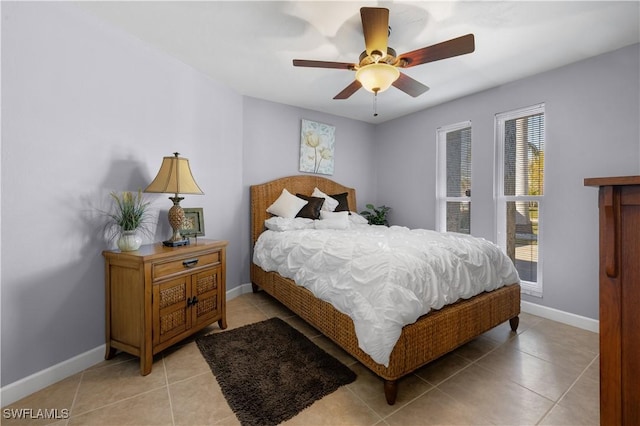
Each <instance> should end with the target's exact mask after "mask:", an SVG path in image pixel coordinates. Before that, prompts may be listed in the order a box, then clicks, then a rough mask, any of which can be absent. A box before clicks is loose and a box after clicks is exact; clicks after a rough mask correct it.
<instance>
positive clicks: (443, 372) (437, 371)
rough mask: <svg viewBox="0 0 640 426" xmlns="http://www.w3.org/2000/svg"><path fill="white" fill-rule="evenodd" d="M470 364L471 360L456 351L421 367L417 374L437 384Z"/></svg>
mask: <svg viewBox="0 0 640 426" xmlns="http://www.w3.org/2000/svg"><path fill="white" fill-rule="evenodd" d="M469 364H470V361H469V360H467V359H465V358H462V357H461V356H459V355H457V354H455V353H449V354H447V355H444V356H442V357H440V358H438V359H437V360H435V361H432V362H430V363H429V364H427V365H425V366H424V367H422V368H420V369H419V370H417V371H416V373H415V374H416V375H417V376H419V377H420V378H422V379H424V380H426V381H427V382H429V383H431V384H432V385H434V386H436V385H438V384H440V383H442V382H443V381H445V380H446V379H448V378H449V377H451V376H453V375H454V374H456V373H458V372H459V371H461V370H462V369H464V368H466V367H467V366H468V365H469Z"/></svg>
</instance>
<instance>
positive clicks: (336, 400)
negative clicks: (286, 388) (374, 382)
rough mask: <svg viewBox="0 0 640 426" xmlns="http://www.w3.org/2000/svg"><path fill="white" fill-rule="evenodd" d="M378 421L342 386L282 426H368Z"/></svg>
mask: <svg viewBox="0 0 640 426" xmlns="http://www.w3.org/2000/svg"><path fill="white" fill-rule="evenodd" d="M379 421H381V418H380V416H378V415H377V414H376V413H375V412H374V411H373V410H372V409H371V408H370V407H367V405H366V404H365V403H364V402H362V400H361V399H360V398H358V397H357V396H356V395H354V394H353V393H352V392H351V391H350V390H349V389H347V388H346V387H344V386H343V387H341V388H340V389H338V390H337V391H335V392H334V393H332V394H331V395H327V396H325V397H324V398H322V399H321V400H319V401H316V402H315V403H314V404H313V405H311V406H310V407H308V408H306V409H305V410H303V411H302V412H300V413H299V414H298V415H297V416H295V417H293V418H292V419H290V420H287V421H286V422H284V423H282V424H283V425H286V426H295V425H300V426H309V425H313V426H325V425H326V426H334V425H335V426H339V425H352V426H358V425H362V426H369V425H373V424H376V423H378V422H379Z"/></svg>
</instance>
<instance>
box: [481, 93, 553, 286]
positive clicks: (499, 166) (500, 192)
mask: <svg viewBox="0 0 640 426" xmlns="http://www.w3.org/2000/svg"><path fill="white" fill-rule="evenodd" d="M540 113H542V114H544V120H545V126H544V143H545V151H546V147H547V134H546V132H547V125H546V124H547V115H546V112H545V104H544V103H541V104H537V105H532V106H529V107H525V108H520V109H517V110H513V111H507V112H502V113H499V114H496V115H495V153H496V157H495V167H494V170H495V174H494V191H495V192H494V199H495V202H496V216H495V217H496V223H495V229H496V243H497V244H498V246H500V248H502V250H504V251H505V252H506V250H507V231H506V228H507V227H506V222H507V218H506V216H507V212H506V210H507V209H506V206H507V202H509V201H523V202H528V201H535V202H537V203H538V262H537V273H536V279H537V281H536V282H532V281H525V280H522V279H521V282H520V286H521V289H522V293H524V294H528V295H531V296H536V297H542V293H543V287H544V286H543V268H542V265H543V258H544V256H543V247H544V243H543V240H544V223H543V222H544V192H543V195H526V196H524V195H517V196H505V195H504V137H505V134H504V129H505V126H504V125H505V122H506V121H509V120H513V119H515V118H520V117H526V116H529V115H534V114H540ZM545 160H546V156H545ZM545 171H546V168H545ZM543 185H544V183H543ZM545 192H546V191H545Z"/></svg>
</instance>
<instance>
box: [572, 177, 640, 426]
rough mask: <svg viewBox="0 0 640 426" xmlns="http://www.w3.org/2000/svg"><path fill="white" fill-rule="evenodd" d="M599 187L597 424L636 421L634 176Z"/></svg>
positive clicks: (638, 183)
mask: <svg viewBox="0 0 640 426" xmlns="http://www.w3.org/2000/svg"><path fill="white" fill-rule="evenodd" d="M584 184H585V185H586V186H597V187H599V195H598V205H599V209H600V213H599V215H600V274H599V277H600V424H602V425H640V176H624V177H603V178H588V179H585V180H584Z"/></svg>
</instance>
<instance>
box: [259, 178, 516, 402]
mask: <svg viewBox="0 0 640 426" xmlns="http://www.w3.org/2000/svg"><path fill="white" fill-rule="evenodd" d="M315 188H319V189H320V190H321V191H322V192H324V193H325V194H345V193H346V200H347V202H348V205H349V207H350V209H351V210H354V211H355V210H356V206H357V204H356V193H355V190H354V189H353V188H349V187H346V186H344V185H341V184H339V183H337V182H334V181H332V180H330V179H327V178H324V177H321V176H314V175H297V176H290V177H283V178H280V179H276V180H273V181H270V182H266V183H264V184H260V185H253V186H251V188H250V191H251V238H252V243H253V245H254V246H255V244H256V242H257V241H258V238H259V237H260V235H261V234H262V233H263V232H264V231H265V229H266V228H265V221H266V220H267V219H269V218H270V217H271V216H272V215H271V214H270V213H268V212H267V208H268V207H269V206H271V205H272V204H273V203H274V201H276V200H277V199H278V197H279V196H280V195H281V193H282V191H283V189H287V190H288V191H289V192H290V193H291V194H298V193H299V194H307V195H308V194H311V193H312V192H313V191H314V189H315ZM252 259H253V254H252ZM251 282H252V285H253V290H254V291H259V290H260V289H261V290H264V291H265V292H267V293H268V294H270V295H271V296H273V297H274V298H275V299H277V300H278V301H280V302H281V303H283V304H284V305H285V306H287V307H288V308H289V309H291V310H292V311H293V312H295V313H296V314H297V315H298V316H300V317H301V318H302V319H304V320H305V321H307V322H308V323H309V324H310V325H312V326H313V327H315V328H316V329H318V330H319V331H320V332H321V333H322V334H324V335H325V336H326V337H328V338H329V339H331V340H332V341H333V342H335V343H336V344H337V345H339V346H340V347H341V348H342V349H344V350H345V351H346V352H347V353H349V354H350V355H351V356H353V357H354V358H355V359H357V360H358V361H359V362H360V363H362V364H363V365H364V366H366V367H367V368H369V369H370V370H371V371H372V372H373V373H375V374H376V375H378V376H379V377H380V378H382V379H383V381H384V393H385V398H386V400H387V403H388V404H390V405H393V404H394V403H395V401H396V398H397V393H398V380H399V379H400V378H402V377H403V376H406V375H408V374H410V373H412V372H413V371H415V370H416V369H418V368H420V367H422V366H423V365H425V364H427V363H429V362H431V361H433V360H435V359H437V358H439V357H441V356H442V355H444V354H446V353H448V352H450V351H452V350H454V349H456V348H457V347H459V346H461V345H463V344H464V343H466V342H468V341H470V340H473V339H474V338H476V337H478V336H479V335H481V334H482V333H484V332H486V331H488V330H490V329H491V328H493V327H495V326H497V325H499V324H501V323H503V322H506V321H509V323H510V326H511V329H512V330H513V331H514V332H515V330H516V329H517V327H518V322H519V320H518V315H519V313H520V285H519V284H518V282H514V283H509V284H508V285H504V286H502V287H499V288H497V289H495V290H492V291H486V292H482V293H480V294H478V295H476V296H473V297H471V298H469V299H462V300H459V301H456V302H454V303H452V304H449V305H446V306H444V307H442V308H441V309H437V310H431V311H430V312H428V313H427V314H425V315H422V316H420V317H419V318H418V319H417V320H416V321H415V322H413V323H411V324H408V325H405V326H404V327H403V328H402V329H401V333H400V335H399V338H398V339H397V342H396V343H395V346H393V349H392V351H391V352H390V355H389V357H388V362H386V363H385V364H383V363H379V362H376V361H374V359H373V358H372V357H371V356H370V355H369V354H367V353H366V352H365V351H363V350H362V349H361V348H360V345H359V343H358V338H357V336H356V327H355V326H354V322H353V320H352V319H351V318H350V317H349V316H348V315H346V314H344V313H342V312H341V311H339V310H338V309H336V308H335V307H334V306H333V305H331V304H330V303H328V302H326V301H324V300H321V299H319V298H317V297H315V296H314V295H313V293H312V292H311V291H309V290H307V289H306V288H304V287H302V286H299V285H297V284H296V283H295V282H294V281H293V280H292V279H290V278H286V277H284V276H281V275H280V274H278V273H277V272H275V271H271V272H267V271H265V270H263V269H262V268H261V267H260V266H258V265H256V264H255V263H254V262H253V261H252V262H251Z"/></svg>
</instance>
